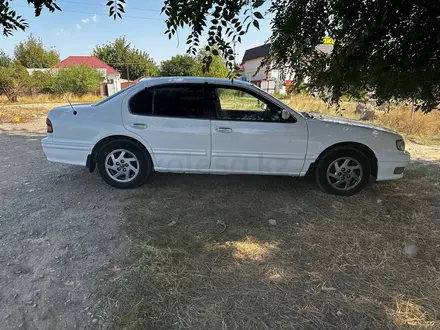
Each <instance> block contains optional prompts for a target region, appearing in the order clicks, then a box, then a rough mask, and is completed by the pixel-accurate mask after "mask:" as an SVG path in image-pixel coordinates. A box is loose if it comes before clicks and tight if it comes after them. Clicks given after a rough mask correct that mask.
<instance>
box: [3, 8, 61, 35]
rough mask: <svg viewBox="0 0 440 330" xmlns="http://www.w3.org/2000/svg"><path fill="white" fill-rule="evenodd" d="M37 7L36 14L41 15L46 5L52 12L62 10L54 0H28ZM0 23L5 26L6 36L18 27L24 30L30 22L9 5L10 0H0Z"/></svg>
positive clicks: (4, 32)
mask: <svg viewBox="0 0 440 330" xmlns="http://www.w3.org/2000/svg"><path fill="white" fill-rule="evenodd" d="M27 2H28V3H29V4H32V5H33V6H34V8H35V16H40V14H41V11H42V9H43V8H44V7H46V8H47V9H48V10H49V11H50V12H54V11H55V10H61V8H60V7H59V6H58V5H57V4H56V3H55V1H54V0H27ZM0 25H2V26H3V34H4V35H5V36H8V35H12V32H13V31H16V30H18V29H20V30H22V31H24V30H25V29H26V28H27V27H29V24H28V23H27V22H26V21H25V20H24V19H23V18H22V17H21V16H20V15H17V13H16V12H15V10H13V9H11V8H10V7H9V1H8V0H0Z"/></svg>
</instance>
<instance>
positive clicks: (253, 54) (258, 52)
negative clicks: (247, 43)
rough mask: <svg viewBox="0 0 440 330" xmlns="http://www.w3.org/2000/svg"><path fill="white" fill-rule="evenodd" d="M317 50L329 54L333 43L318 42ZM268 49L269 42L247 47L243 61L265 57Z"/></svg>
mask: <svg viewBox="0 0 440 330" xmlns="http://www.w3.org/2000/svg"><path fill="white" fill-rule="evenodd" d="M316 49H317V50H320V51H321V52H323V53H325V54H330V53H331V52H332V50H333V45H328V44H319V45H317V46H316ZM269 50H270V44H265V45H262V46H258V47H254V48H251V49H247V50H246V52H245V53H244V56H243V60H242V63H243V62H246V61H250V60H254V59H256V58H261V57H266V56H267V55H269Z"/></svg>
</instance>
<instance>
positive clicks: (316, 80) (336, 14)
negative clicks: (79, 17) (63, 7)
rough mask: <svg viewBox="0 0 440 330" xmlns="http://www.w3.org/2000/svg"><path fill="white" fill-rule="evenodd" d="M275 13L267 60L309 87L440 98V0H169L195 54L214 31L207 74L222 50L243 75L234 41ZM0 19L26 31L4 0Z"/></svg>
mask: <svg viewBox="0 0 440 330" xmlns="http://www.w3.org/2000/svg"><path fill="white" fill-rule="evenodd" d="M28 2H29V3H30V4H33V5H34V7H35V8H36V15H37V16H38V15H39V13H40V12H41V8H43V7H47V8H49V10H52V11H53V10H55V9H57V8H58V7H57V6H56V5H55V4H54V0H45V1H44V0H29V1H28ZM265 3H269V4H270V9H269V12H270V14H271V15H273V19H272V22H271V24H272V36H271V38H270V41H271V44H272V46H271V51H270V56H269V57H268V58H267V59H266V61H265V63H264V65H267V64H270V66H271V67H274V66H275V67H279V68H287V70H291V71H293V70H294V71H295V77H296V79H297V80H298V81H299V83H300V82H302V81H303V79H304V78H305V77H309V78H310V80H309V83H308V85H309V88H312V89H315V90H319V91H321V92H328V91H330V92H331V101H333V102H338V100H339V99H340V97H341V96H342V95H343V94H349V95H350V94H351V95H356V94H359V91H362V90H369V91H374V92H375V94H376V98H377V99H378V102H383V101H386V100H407V99H418V100H420V101H421V107H422V108H423V109H424V110H426V111H429V110H430V109H432V108H433V107H434V106H436V105H437V104H438V103H440V47H438V40H439V39H438V35H439V34H440V2H439V1H427V0H424V1H423V0H422V1H418V0H407V1H387V0H376V1H349V2H347V1H345V0H334V1H328V0H313V1H311V0H237V1H229V0H191V1H188V0H164V6H163V8H162V12H163V13H165V15H166V16H167V19H166V31H165V33H166V34H167V35H168V37H169V38H172V37H173V36H174V35H176V34H177V31H178V29H179V28H182V27H184V26H187V27H189V28H190V34H189V36H188V39H187V40H186V43H187V44H188V52H189V54H191V55H193V56H195V55H196V54H197V49H198V48H199V47H200V43H201V37H202V35H206V36H207V47H206V52H207V53H206V56H205V57H204V58H203V72H205V71H206V70H207V69H209V67H210V66H211V64H212V63H213V58H214V57H215V56H218V55H217V53H219V54H221V56H222V57H223V59H224V60H225V64H226V66H227V68H228V69H229V70H230V74H229V77H233V76H234V74H235V72H236V71H235V68H234V65H233V60H234V54H233V47H232V46H231V45H232V43H233V42H234V41H237V42H241V37H242V36H243V35H244V34H246V33H247V32H248V30H249V28H250V27H251V26H254V27H256V28H259V26H260V23H259V20H261V19H263V14H262V12H261V6H262V5H263V4H265ZM0 4H2V6H1V7H0V24H1V25H3V28H4V33H5V34H8V32H7V31H9V33H10V32H11V31H12V30H13V29H16V28H20V29H24V28H25V26H24V24H26V23H25V22H24V21H21V22H19V21H17V22H16V21H14V19H18V17H15V15H16V14H15V12H12V11H11V10H10V9H9V5H8V2H7V1H5V0H0ZM124 4H125V0H124V1H122V0H110V1H109V2H108V3H107V5H108V6H109V8H110V15H111V16H112V17H113V18H116V17H123V16H122V13H124ZM325 35H327V36H329V37H331V38H333V39H334V40H335V45H334V50H333V52H332V54H331V55H330V56H328V55H326V54H324V53H322V52H320V51H318V50H317V49H316V46H317V45H318V44H319V43H321V40H322V38H323V37H324V36H325Z"/></svg>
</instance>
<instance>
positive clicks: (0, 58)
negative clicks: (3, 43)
mask: <svg viewBox="0 0 440 330" xmlns="http://www.w3.org/2000/svg"><path fill="white" fill-rule="evenodd" d="M11 63H12V59H11V58H10V57H9V55H8V54H6V53H5V52H3V51H1V50H0V68H2V67H5V66H9V65H10V64H11Z"/></svg>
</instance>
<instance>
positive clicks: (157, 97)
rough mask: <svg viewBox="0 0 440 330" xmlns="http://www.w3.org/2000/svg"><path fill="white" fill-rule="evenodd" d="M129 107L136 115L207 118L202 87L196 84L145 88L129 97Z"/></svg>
mask: <svg viewBox="0 0 440 330" xmlns="http://www.w3.org/2000/svg"><path fill="white" fill-rule="evenodd" d="M129 107H130V111H131V113H133V114H136V115H153V116H160V117H180V118H209V115H207V114H206V111H205V92H204V88H203V86H198V85H187V86H158V87H150V88H146V89H144V90H142V91H140V92H139V93H137V94H136V95H134V96H133V97H132V98H131V99H130V101H129Z"/></svg>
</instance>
